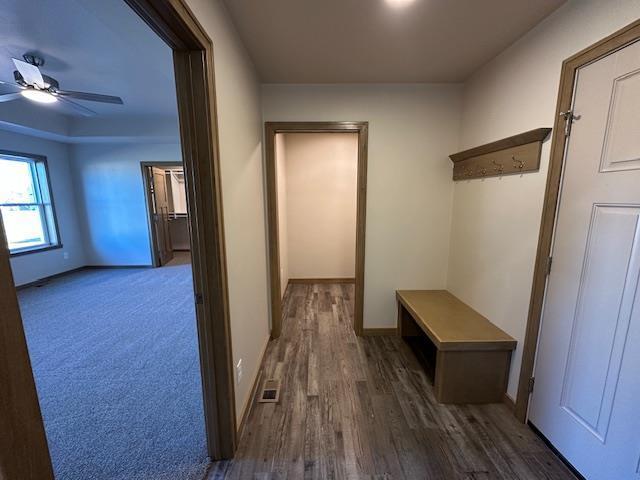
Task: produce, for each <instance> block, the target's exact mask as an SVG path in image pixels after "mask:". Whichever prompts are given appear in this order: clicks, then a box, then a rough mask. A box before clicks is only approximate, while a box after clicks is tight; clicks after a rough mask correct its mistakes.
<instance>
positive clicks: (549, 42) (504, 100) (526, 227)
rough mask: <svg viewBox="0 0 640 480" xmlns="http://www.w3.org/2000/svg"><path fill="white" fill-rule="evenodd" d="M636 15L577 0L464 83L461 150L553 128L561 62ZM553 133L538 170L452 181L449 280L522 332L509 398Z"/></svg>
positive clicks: (637, 6)
mask: <svg viewBox="0 0 640 480" xmlns="http://www.w3.org/2000/svg"><path fill="white" fill-rule="evenodd" d="M639 17H640V2H638V1H637V0H608V1H606V2H605V1H601V0H573V1H569V2H568V3H567V4H566V5H564V6H563V7H561V8H560V9H559V10H557V11H556V12H555V13H554V14H552V15H551V16H550V17H548V18H547V19H546V20H545V21H543V22H542V23H541V24H539V25H538V26H537V27H536V28H534V29H533V30H531V31H530V32H529V33H527V34H526V35H525V36H524V37H523V38H521V39H520V40H519V41H518V42H516V43H515V44H514V45H513V46H511V47H510V48H509V49H507V50H506V51H505V52H503V53H502V54H501V55H499V56H498V57H497V58H495V59H494V60H493V61H491V62H489V64H487V65H486V66H484V67H483V68H482V69H481V70H480V71H478V72H477V73H475V74H474V75H473V76H472V77H471V78H470V79H469V80H468V82H467V83H466V84H465V89H464V102H463V115H462V130H461V149H465V148H470V147H474V146H476V145H480V144H483V143H486V142H489V141H493V140H497V139H500V138H503V137H506V136H509V135H514V134H517V133H521V132H524V131H527V130H531V129H533V128H538V127H552V126H553V123H554V120H555V118H554V116H555V107H556V100H557V93H558V85H559V80H560V69H561V64H562V61H563V60H564V59H565V58H567V57H569V56H571V55H573V54H574V53H576V52H578V51H580V50H582V49H583V48H586V47H587V46H589V45H590V44H592V43H594V42H596V41H598V40H600V39H601V38H603V37H605V36H607V35H609V34H611V33H613V32H614V31H615V30H617V29H619V28H621V27H623V26H625V25H626V24H628V23H630V22H632V21H634V20H636V19H638V18H639ZM549 147H550V141H547V142H546V143H545V145H544V148H543V152H542V165H541V168H540V171H539V172H537V173H531V174H527V175H524V176H522V177H520V176H509V177H504V178H501V179H500V178H492V179H484V180H471V181H465V182H457V183H456V184H455V190H454V207H453V219H452V226H451V250H450V257H449V258H450V264H449V273H448V281H447V286H448V288H449V289H450V290H451V291H452V292H453V293H454V294H455V295H457V296H458V297H459V298H461V299H462V300H463V301H465V302H467V303H469V304H470V305H471V306H472V307H474V308H475V309H476V310H478V311H479V312H480V313H482V314H483V315H485V316H487V317H488V318H489V319H490V320H491V321H493V322H494V323H496V324H497V325H499V326H500V327H501V328H503V329H504V330H505V331H507V332H508V333H509V334H511V335H512V336H514V337H515V338H516V340H517V341H518V348H517V350H516V352H515V355H514V357H513V360H512V366H511V373H510V378H509V387H508V393H509V395H511V396H512V397H515V395H516V391H517V379H518V375H519V371H520V364H521V356H522V343H523V341H524V334H525V326H526V320H527V311H528V308H529V299H530V294H531V284H532V279H533V269H534V261H535V253H536V247H537V241H538V232H539V227H540V216H541V212H542V202H543V195H544V188H545V181H546V176H547V166H548V160H549Z"/></svg>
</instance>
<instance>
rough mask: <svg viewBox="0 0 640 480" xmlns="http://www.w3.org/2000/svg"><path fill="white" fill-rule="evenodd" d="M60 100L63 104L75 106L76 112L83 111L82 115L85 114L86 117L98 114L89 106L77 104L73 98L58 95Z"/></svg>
mask: <svg viewBox="0 0 640 480" xmlns="http://www.w3.org/2000/svg"><path fill="white" fill-rule="evenodd" d="M57 99H58V100H60V101H61V102H62V103H63V104H65V105H69V106H70V107H71V108H73V109H74V110H75V111H76V112H78V113H81V114H82V115H84V116H85V117H93V116H94V115H97V113H96V112H94V111H93V110H91V109H89V108H87V107H83V106H82V105H80V104H77V103H76V102H72V101H71V100H69V99H68V98H64V97H57Z"/></svg>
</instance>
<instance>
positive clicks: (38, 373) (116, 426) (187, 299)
mask: <svg viewBox="0 0 640 480" xmlns="http://www.w3.org/2000/svg"><path fill="white" fill-rule="evenodd" d="M19 298H20V307H21V310H22V316H23V321H24V326H25V332H26V336H27V343H28V345H29V352H30V354H31V361H32V364H33V370H34V375H35V379H36V385H37V388H38V395H39V397H40V405H41V407H42V414H43V417H44V422H45V429H46V432H47V438H48V441H49V448H50V450H51V456H52V461H53V465H54V470H55V473H56V479H57V480H87V479H91V480H102V479H105V480H106V479H109V480H133V479H135V480H142V479H144V480H151V479H153V480H169V479H171V480H195V479H198V480H199V479H201V478H202V477H203V475H204V474H205V471H206V469H207V468H208V465H209V462H208V459H207V453H206V441H205V432H204V419H203V409H202V393H201V382H200V367H199V361H198V350H197V332H196V323H195V313H194V306H193V286H192V280H191V266H190V264H189V263H182V264H178V265H171V266H165V267H162V268H156V269H123V270H113V269H112V270H83V271H80V272H77V273H73V274H70V275H67V276H64V277H61V278H58V279H55V280H52V281H50V282H49V283H47V284H46V285H45V286H42V287H30V288H27V289H25V290H22V291H20V292H19Z"/></svg>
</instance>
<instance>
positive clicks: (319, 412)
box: [208, 284, 574, 480]
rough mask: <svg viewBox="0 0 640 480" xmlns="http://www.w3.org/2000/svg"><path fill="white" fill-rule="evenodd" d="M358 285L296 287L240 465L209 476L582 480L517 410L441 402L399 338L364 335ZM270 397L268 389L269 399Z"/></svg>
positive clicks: (268, 359)
mask: <svg viewBox="0 0 640 480" xmlns="http://www.w3.org/2000/svg"><path fill="white" fill-rule="evenodd" d="M352 315H353V285H348V284H346V285H345V284H343V285H291V286H290V287H289V290H288V291H287V296H286V298H285V305H284V307H283V316H284V317H286V318H285V321H284V324H283V332H282V336H281V338H280V339H279V340H277V341H273V342H271V344H270V345H269V347H268V350H267V353H266V355H265V361H264V365H263V372H262V378H261V381H262V380H264V379H266V378H277V379H280V380H281V382H282V384H281V389H282V390H281V393H280V402H279V403H278V404H268V403H256V399H254V403H253V407H252V410H251V413H250V415H249V417H248V420H247V424H246V427H245V430H244V433H243V436H242V438H241V440H240V446H239V449H238V452H237V455H236V458H235V459H234V460H233V461H231V462H218V463H215V464H213V466H212V468H211V470H210V472H209V477H208V478H209V479H223V478H224V479H265V480H266V479H285V478H288V479H303V478H304V479H306V478H310V479H333V478H335V479H342V478H345V479H434V480H435V479H442V480H456V479H464V480H485V479H504V480H516V479H522V480H529V479H531V480H534V479H535V480H539V479H553V480H561V479H573V478H574V477H573V476H572V474H571V473H570V472H569V471H568V470H567V468H566V467H565V466H564V465H563V464H562V463H561V462H560V461H559V460H558V459H557V458H556V457H555V456H554V454H553V453H552V452H551V451H550V450H549V449H548V448H547V447H546V445H544V443H543V442H542V441H541V440H540V439H539V438H538V437H537V436H536V435H535V434H534V433H533V432H532V431H531V430H530V429H529V428H528V427H527V426H525V425H523V424H521V423H519V422H517V421H516V419H515V418H514V417H513V415H512V414H511V413H510V412H509V410H508V409H507V407H506V406H504V405H502V404H498V405H481V406H480V405H464V406H454V405H440V404H438V403H436V401H435V400H434V396H433V390H432V386H431V383H430V381H429V380H428V377H427V375H426V374H425V369H424V368H423V366H422V365H421V364H420V363H419V362H418V359H417V357H416V356H415V355H414V353H413V351H412V350H411V348H409V346H408V345H407V344H406V343H405V342H404V341H402V340H401V339H399V338H396V337H365V338H357V337H356V336H355V335H354V333H353V329H352V326H351V325H352ZM258 393H259V392H258Z"/></svg>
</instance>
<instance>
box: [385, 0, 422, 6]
mask: <svg viewBox="0 0 640 480" xmlns="http://www.w3.org/2000/svg"><path fill="white" fill-rule="evenodd" d="M385 1H386V2H387V5H389V6H390V7H393V8H402V7H406V6H409V5H411V4H412V3H413V2H415V0H385Z"/></svg>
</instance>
